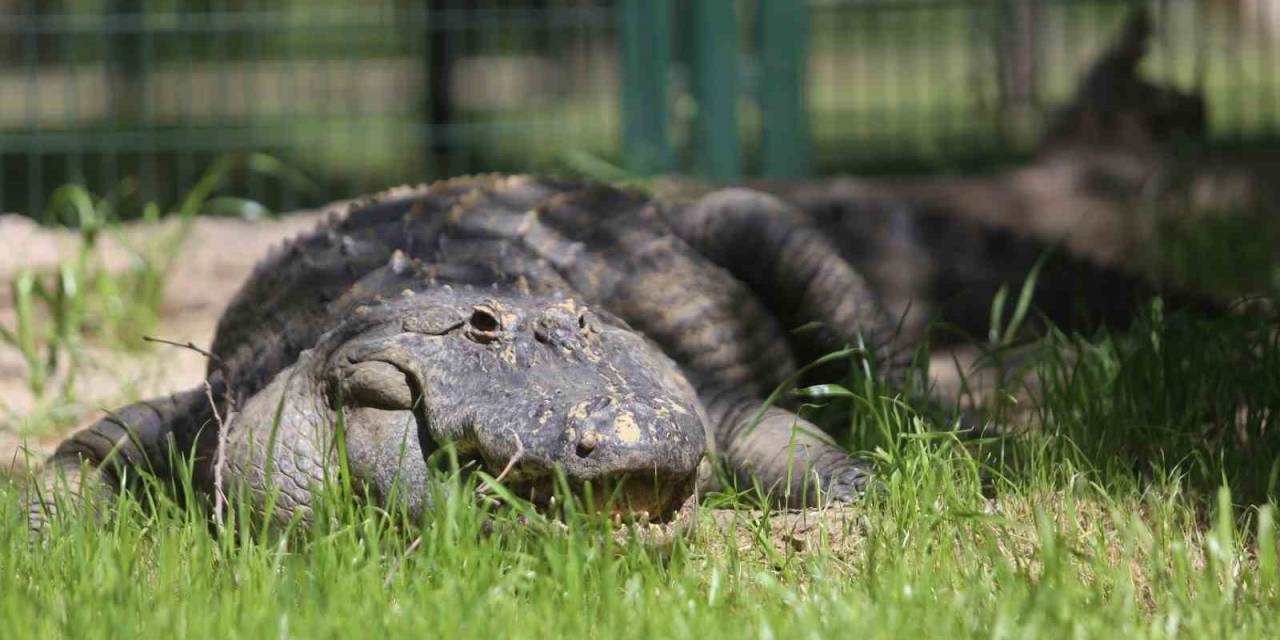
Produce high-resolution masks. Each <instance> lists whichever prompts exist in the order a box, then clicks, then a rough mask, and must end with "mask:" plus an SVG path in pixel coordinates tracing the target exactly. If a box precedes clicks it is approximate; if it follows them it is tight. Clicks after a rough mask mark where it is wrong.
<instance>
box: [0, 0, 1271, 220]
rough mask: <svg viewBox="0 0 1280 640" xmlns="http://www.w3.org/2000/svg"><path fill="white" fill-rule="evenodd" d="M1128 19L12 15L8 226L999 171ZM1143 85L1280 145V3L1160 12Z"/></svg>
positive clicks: (1022, 4)
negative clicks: (375, 194) (195, 194)
mask: <svg viewBox="0 0 1280 640" xmlns="http://www.w3.org/2000/svg"><path fill="white" fill-rule="evenodd" d="M1129 4H1130V3H1129V2H1125V1H1122V0H810V1H809V2H800V0H736V1H735V0H523V1H521V0H487V1H478V2H477V1H468V0H415V1H409V0H345V1H340V0H152V1H147V2H143V1H142V0H0V172H2V176H0V211H21V212H27V213H32V214H37V213H39V212H40V211H41V210H42V209H43V207H44V205H45V202H46V199H47V196H48V193H49V192H50V191H51V190H52V189H54V188H56V187H57V186H58V185H60V184H63V183H67V182H79V183H84V184H87V185H89V186H90V188H91V189H92V190H94V191H95V192H98V193H107V192H111V191H113V190H117V191H118V190H121V189H122V186H121V185H129V186H131V188H132V189H133V191H134V192H136V194H137V197H138V198H140V199H158V200H160V201H162V202H173V201H174V200H175V199H176V198H177V196H178V194H179V193H180V192H182V191H183V190H184V189H186V188H188V187H189V186H190V185H191V184H192V183H193V182H194V181H195V180H196V179H197V176H198V175H199V173H200V171H201V170H202V169H203V168H204V167H206V166H208V165H209V164H210V163H211V162H212V161H213V159H214V158H216V157H219V156H221V155H223V154H226V153H228V152H244V151H260V152H264V153H266V154H270V155H272V156H274V157H277V158H279V159H281V160H282V161H284V163H285V164H286V165H287V166H289V167H293V168H295V169H297V170H299V171H300V172H302V173H303V174H305V175H307V176H310V177H311V179H312V182H313V184H307V183H302V182H300V181H297V180H282V179H279V178H277V177H273V176H264V175H260V174H251V175H246V176H244V177H242V179H241V180H240V181H239V182H237V183H236V184H233V185H231V186H230V187H229V188H230V189H231V190H234V191H236V192H237V193H238V194H239V195H246V196H248V197H251V198H254V199H257V200H260V201H263V202H266V203H267V204H268V205H269V206H271V207H273V208H281V209H287V208H291V207H296V206H303V205H306V204H310V203H315V202H319V201H323V200H326V199H329V198H334V197H342V196H347V195H353V194H356V193H360V192H365V191H370V190H374V189H378V188H382V187H385V186H387V185H390V184H394V183H397V182H403V181H420V180H425V179H431V178H435V177H439V176H443V175H451V174H458V173H465V172H473V171H488V170H502V171H520V170H537V171H566V170H587V171H594V172H604V173H607V172H608V171H609V168H610V167H615V166H616V167H623V168H624V169H627V170H631V171H640V172H653V171H684V172H691V173H696V174H701V175H708V176H712V177H720V178H730V179H732V178H736V177H740V176H750V175H758V174H767V175H779V176H782V175H808V174H812V173H830V172H835V171H858V172H885V171H895V170H926V169H938V168H954V167H962V166H963V167H974V166H984V165H990V164H991V163H995V162H1001V161H1005V160H1008V159H1010V158H1014V157H1017V156H1018V155H1019V154H1024V153H1026V152H1027V151H1028V150H1029V149H1031V148H1032V145H1033V143H1034V140H1035V137H1036V134H1037V133H1038V128H1039V126H1040V123H1041V122H1042V121H1043V120H1044V117H1045V115H1046V114H1047V113H1048V111H1049V110H1050V109H1051V107H1052V105H1054V104H1055V103H1057V102H1060V101H1061V100H1063V99H1064V98H1065V97H1066V96H1067V95H1068V94H1069V92H1070V89H1071V86H1072V84H1073V82H1074V81H1075V79H1076V78H1078V76H1079V75H1080V73H1081V72H1082V71H1083V69H1084V68H1085V67H1086V65H1087V64H1088V62H1089V60H1090V59H1091V57H1092V56H1093V55H1094V54H1096V52H1097V51H1098V50H1099V48H1100V47H1101V46H1102V45H1103V44H1104V43H1105V42H1106V41H1107V40H1108V39H1109V37H1110V36H1111V35H1112V34H1113V33H1114V31H1115V29H1116V28H1117V27H1118V25H1119V24H1120V22H1121V20H1122V19H1123V15H1124V11H1125V10H1126V8H1127V7H1128V5H1129ZM1151 6H1152V7H1153V8H1154V10H1155V12H1156V17H1157V25H1158V28H1157V32H1158V33H1157V38H1156V42H1154V43H1153V44H1154V50H1153V55H1152V56H1151V59H1150V60H1149V64H1148V67H1149V71H1150V73H1151V75H1153V76H1154V77H1157V78H1162V79H1166V80H1173V81H1176V82H1177V83H1178V84H1180V85H1182V86H1184V87H1188V86H1192V85H1199V86H1201V87H1202V88H1203V90H1204V92H1205V94H1206V97H1207V99H1208V100H1209V103H1210V109H1211V110H1210V116H1211V131H1212V135H1213V137H1214V139H1215V140H1219V141H1233V142H1242V141H1243V142H1255V141H1261V142H1266V141H1269V140H1272V139H1274V138H1276V137H1277V136H1280V65H1278V64H1277V62H1278V60H1277V51H1276V47H1275V44H1276V40H1277V38H1280V0H1238V1H1231V0H1226V1H1213V0H1159V1H1156V2H1154V3H1152V5H1151Z"/></svg>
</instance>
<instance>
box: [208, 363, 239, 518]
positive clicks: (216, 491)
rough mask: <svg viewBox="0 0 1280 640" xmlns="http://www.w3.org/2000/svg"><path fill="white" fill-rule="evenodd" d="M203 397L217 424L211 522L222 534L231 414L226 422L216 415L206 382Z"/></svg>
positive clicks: (216, 410)
mask: <svg viewBox="0 0 1280 640" xmlns="http://www.w3.org/2000/svg"><path fill="white" fill-rule="evenodd" d="M204 396H205V397H206V398H208V399H209V408H210V409H213V419H214V420H215V421H216V422H217V423H218V450H217V452H215V454H214V462H213V521H214V523H215V524H216V525H217V526H218V533H223V532H224V530H225V525H224V523H223V519H222V512H223V510H224V509H225V508H226V505H227V494H226V493H224V492H223V491H222V467H223V466H225V464H226V460H227V456H226V450H227V431H228V430H229V428H230V423H231V417H232V414H230V413H228V414H227V420H226V421H223V419H222V415H221V414H219V413H218V403H216V402H214V401H213V385H210V384H209V381H208V380H205V381H204Z"/></svg>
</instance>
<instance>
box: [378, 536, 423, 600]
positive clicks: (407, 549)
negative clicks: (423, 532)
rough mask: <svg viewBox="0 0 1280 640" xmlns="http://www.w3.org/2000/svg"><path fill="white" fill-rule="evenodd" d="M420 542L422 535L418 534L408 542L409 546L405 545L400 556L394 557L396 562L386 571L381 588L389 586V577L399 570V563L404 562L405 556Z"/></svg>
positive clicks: (392, 576)
mask: <svg viewBox="0 0 1280 640" xmlns="http://www.w3.org/2000/svg"><path fill="white" fill-rule="evenodd" d="M421 544H422V536H418V537H416V538H414V539H413V542H410V543H409V546H407V547H405V549H404V553H402V554H400V556H399V557H397V558H396V563H395V564H393V565H391V569H390V570H389V571H387V577H386V578H385V579H383V581H382V588H383V589H386V588H388V587H390V586H391V579H392V578H394V577H395V575H396V572H397V571H399V570H400V564H401V563H403V562H404V559H405V558H407V557H409V554H411V553H413V552H414V551H416V550H417V549H418V546H419V545H421Z"/></svg>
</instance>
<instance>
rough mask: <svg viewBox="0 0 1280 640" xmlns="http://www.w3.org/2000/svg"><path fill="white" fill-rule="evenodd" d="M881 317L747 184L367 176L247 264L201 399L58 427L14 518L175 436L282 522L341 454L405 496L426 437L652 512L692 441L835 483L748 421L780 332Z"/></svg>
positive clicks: (770, 417) (793, 221)
mask: <svg viewBox="0 0 1280 640" xmlns="http://www.w3.org/2000/svg"><path fill="white" fill-rule="evenodd" d="M719 234H724V237H725V238H733V239H736V240H737V241H739V242H744V243H746V242H750V243H751V251H752V253H751V254H750V255H753V256H756V257H758V258H760V260H758V261H755V262H752V261H749V260H748V261H743V260H740V259H735V258H734V255H742V254H734V253H733V252H731V251H727V250H725V247H724V246H723V244H717V237H718V236H719ZM700 251H701V252H702V253H700ZM884 317H885V316H884V314H883V313H882V312H880V311H879V309H878V306H877V305H876V302H875V300H874V298H872V297H870V296H868V295H866V292H865V290H864V288H863V285H862V284H861V281H860V279H859V278H858V276H857V274H856V273H855V272H854V271H853V270H852V269H851V268H850V267H849V266H848V265H847V264H846V263H845V262H844V261H843V260H842V259H841V258H840V257H839V256H838V255H837V254H836V253H835V251H834V249H833V248H832V247H831V246H830V245H829V244H827V243H826V242H825V241H822V240H821V237H820V236H819V235H818V234H817V233H816V232H815V231H814V230H812V229H810V228H808V227H807V226H805V223H804V221H803V220H802V218H801V217H799V216H798V215H797V214H796V212H794V211H793V210H791V209H790V208H788V207H787V206H786V205H784V204H782V203H781V202H780V201H778V200H776V199H774V198H772V197H769V196H764V195H761V194H755V193H752V192H745V191H731V192H726V193H723V194H713V195H711V196H708V197H707V198H704V199H703V200H702V201H700V202H693V203H669V202H659V201H654V200H651V199H649V198H647V197H645V196H643V195H641V194H637V193H632V192H628V191H624V190H619V189H615V188H611V187H607V186H604V185H599V184H594V183H587V182H558V181H553V180H540V179H534V178H527V177H502V176H487V177H477V178H466V179H459V180H452V181H447V182H442V183H437V184H434V185H431V186H427V187H418V188H412V189H399V190H393V191H390V192H387V193H385V194H382V195H379V196H376V197H374V198H372V199H370V200H367V201H364V202H361V203H357V204H354V205H351V206H349V207H348V212H347V213H346V215H340V216H336V217H335V218H334V219H333V220H332V221H331V222H329V223H327V224H324V225H322V226H321V227H320V228H319V229H318V230H317V231H316V232H314V233H312V234H309V235H306V236H303V237H301V238H299V239H298V240H296V241H294V242H292V243H289V244H288V245H287V246H285V247H284V248H283V249H281V250H280V251H278V252H276V253H275V254H273V255H272V256H270V257H268V258H267V259H266V260H264V261H263V263H262V264H261V265H260V266H259V268H258V269H257V270H256V272H255V273H254V275H253V276H251V277H250V278H249V280H248V281H247V282H246V283H245V284H244V286H243V287H242V289H241V291H240V292H239V294H238V295H237V296H236V298H235V299H234V300H233V301H232V302H231V304H230V305H229V306H228V308H227V309H226V311H225V312H224V314H223V317H222V319H221V321H220V323H219V327H218V331H217V334H216V336H215V338H214V341H213V347H212V353H213V356H214V357H213V358H212V359H211V362H210V369H209V375H208V379H209V384H210V389H209V391H210V393H208V394H206V393H205V390H204V388H203V387H202V388H197V389H194V390H192V391H188V392H184V393H181V394H176V395H175V396H173V397H171V398H168V399H162V400H156V401H149V402H147V403H140V404H138V405H132V406H130V407H127V408H125V409H123V410H121V411H120V412H118V413H117V414H114V415H115V417H108V418H106V419H104V420H102V421H100V422H98V423H97V424H95V425H93V426H91V427H89V428H87V429H85V430H83V431H81V432H79V433H77V434H75V435H74V436H72V437H71V438H70V439H68V440H67V441H66V442H64V443H63V444H62V446H60V447H59V449H58V451H57V452H56V453H55V454H54V456H53V459H52V460H51V461H50V464H49V465H48V469H49V472H48V473H47V475H46V477H45V480H44V484H43V486H44V487H45V489H46V491H44V492H42V495H41V496H40V497H38V498H37V499H35V500H33V509H32V526H33V528H35V529H37V530H39V529H40V528H42V527H43V526H44V525H45V522H46V519H45V518H46V516H45V514H46V512H47V511H48V510H49V509H51V508H55V507H56V504H57V493H56V492H54V491H50V490H49V489H51V488H53V487H55V486H56V485H58V484H59V482H60V481H66V482H67V483H68V484H69V485H71V486H72V488H81V490H82V492H83V491H86V490H87V489H86V488H89V489H92V492H94V493H109V492H110V490H111V488H114V487H115V486H118V484H119V480H120V479H121V478H131V477H135V476H137V475H138V471H140V470H150V471H151V472H153V473H155V474H156V475H158V476H160V477H161V478H166V477H170V476H171V475H172V474H171V473H170V471H169V469H170V468H171V467H170V466H169V464H168V462H169V461H170V460H180V459H182V456H185V455H194V460H193V465H194V468H195V470H196V473H195V478H194V480H195V483H196V489H197V490H198V491H200V492H202V493H203V494H205V495H211V494H213V493H214V492H215V491H216V490H218V489H221V490H222V491H223V492H224V494H225V495H227V496H230V497H232V499H236V498H237V497H244V498H247V499H248V500H250V501H251V506H252V507H254V508H262V507H263V506H264V505H265V504H266V503H267V502H268V500H267V496H268V495H270V494H272V493H277V492H278V493H277V495H278V498H277V500H276V503H275V511H274V514H275V516H276V518H277V519H279V520H282V521H284V520H288V519H292V518H298V519H301V520H303V521H306V520H307V519H308V518H309V517H310V513H311V500H312V499H313V492H314V491H315V489H316V488H317V487H318V486H320V485H321V484H323V483H324V482H326V481H327V480H329V479H331V478H332V477H333V473H334V469H335V468H336V466H337V462H338V460H337V457H338V456H339V455H341V454H342V453H345V455H346V463H347V464H348V466H349V468H350V469H351V472H352V476H353V478H354V480H355V481H356V482H357V483H358V484H359V485H360V486H361V487H362V488H363V489H364V490H366V491H367V493H368V495H370V496H372V497H373V498H374V499H375V500H379V501H383V502H390V501H393V500H402V501H404V502H405V503H406V504H407V506H409V508H410V509H411V510H420V509H423V508H426V507H427V506H429V505H430V503H431V500H432V496H431V495H430V488H429V486H428V484H427V465H428V458H429V456H430V455H431V454H432V453H433V452H434V451H436V450H437V449H439V448H440V447H441V446H442V445H444V444H445V443H452V444H453V445H454V446H455V447H456V449H457V451H458V452H460V454H461V455H462V456H463V458H464V460H470V461H474V462H475V463H476V464H477V465H480V466H483V467H484V468H485V469H486V470H487V471H488V472H489V473H491V474H498V473H500V472H501V470H503V469H505V468H506V467H507V466H508V465H509V463H512V461H513V460H514V461H515V462H514V464H513V465H512V467H513V468H512V470H511V472H510V473H509V474H508V475H507V476H506V481H507V482H508V483H509V484H510V486H512V487H513V488H514V489H515V490H516V491H518V492H520V493H523V494H524V495H526V497H529V498H531V499H534V500H535V501H541V500H545V499H546V498H547V497H548V494H547V492H548V488H549V486H550V478H551V477H552V474H553V469H559V470H562V471H563V472H564V474H565V476H566V477H567V478H568V480H569V481H570V483H571V485H572V486H574V487H577V488H581V487H583V486H585V485H586V484H588V483H590V484H593V485H600V486H601V487H605V488H613V489H616V494H617V495H619V496H620V498H621V501H620V504H617V505H614V506H612V507H611V508H614V509H618V510H627V511H646V512H649V513H651V514H653V515H658V516H662V515H667V514H670V513H672V512H673V511H674V510H675V509H676V508H678V506H679V505H680V504H681V503H682V502H683V501H684V500H685V499H686V498H687V497H688V496H689V495H690V494H691V493H692V492H693V490H694V485H695V479H700V481H701V483H702V486H703V487H704V488H710V487H712V486H714V485H715V481H716V478H717V476H716V475H715V474H709V473H707V472H706V468H705V467H704V466H703V465H702V464H701V462H702V460H703V458H704V455H709V457H711V458H713V459H715V460H716V462H718V463H719V464H721V465H722V466H723V468H724V469H725V471H726V472H727V473H726V474H723V475H724V477H728V478H730V479H733V480H735V481H736V482H739V483H744V484H750V485H756V486H759V487H761V488H763V489H764V490H765V491H767V492H768V493H769V494H770V495H771V496H772V497H773V499H774V500H775V501H776V502H778V503H779V504H782V505H786V506H792V507H794V506H800V505H805V504H808V505H812V504H817V503H818V502H819V501H823V500H851V499H853V498H854V497H855V496H856V495H857V494H858V493H859V492H860V491H861V489H862V488H863V486H864V484H865V482H866V479H867V477H868V473H867V468H866V465H865V464H863V463H861V462H859V461H857V460H855V459H853V458H851V457H849V456H848V455H847V454H846V453H845V452H844V451H843V450H842V449H841V448H839V447H837V446H836V445H835V444H834V443H833V442H831V441H830V439H829V438H827V437H825V436H823V435H822V434H821V432H820V431H819V430H818V429H817V428H816V427H814V426H813V425H811V424H809V423H807V422H806V421H804V420H802V419H800V418H798V417H797V416H796V415H795V414H793V413H791V412H790V411H786V410H785V409H781V408H772V409H770V410H769V411H768V412H766V413H765V414H764V417H763V419H762V420H761V421H759V424H756V421H755V420H754V416H755V413H756V409H757V408H758V407H759V404H760V402H761V400H762V399H763V398H764V396H765V394H766V393H767V392H768V391H770V390H772V389H773V388H774V387H775V386H776V385H777V384H779V383H780V382H782V381H783V380H785V379H787V377H788V376H790V375H791V374H792V373H793V372H794V371H795V362H796V360H797V355H798V353H803V352H802V351H801V352H797V349H799V348H801V346H800V345H793V344H792V343H791V341H790V340H789V334H788V332H787V331H784V327H789V326H790V325H792V324H794V323H802V322H811V321H817V322H821V323H823V324H824V325H825V326H826V327H828V333H827V334H826V336H827V338H826V339H827V340H828V341H830V342H833V343H834V342H839V341H844V340H847V339H851V338H852V337H854V336H857V335H859V334H860V333H861V334H864V335H867V336H882V335H885V329H886V327H885V326H884V323H883V318H884ZM837 346H838V345H837ZM206 395H208V396H211V397H212V398H213V404H210V402H209V401H208V399H207V398H206ZM215 408H216V410H217V411H216V413H215V411H214V410H215ZM215 415H216V416H219V417H222V418H223V420H222V424H220V423H219V422H218V421H217V420H214V417H215ZM224 424H225V432H223V433H219V430H220V428H222V427H223V425H224ZM338 425H342V429H341V435H342V437H341V438H339V437H338V435H339V430H338V428H337V427H338ZM126 426H127V428H126ZM219 440H222V441H223V442H224V444H223V446H222V447H221V450H219V445H218V442H219ZM338 445H341V446H338ZM700 469H701V476H700V477H699V472H700ZM82 470H83V472H84V473H85V474H87V475H82ZM219 482H220V483H221V486H220V487H219V486H218V483H219Z"/></svg>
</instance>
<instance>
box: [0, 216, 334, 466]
mask: <svg viewBox="0 0 1280 640" xmlns="http://www.w3.org/2000/svg"><path fill="white" fill-rule="evenodd" d="M319 216H320V214H319V213H317V212H303V213H298V214H295V215H291V216H289V217H286V218H283V219H280V220H272V221H265V222H247V221H243V220H236V219H224V218H201V219H199V220H197V221H196V222H195V223H194V225H193V226H192V228H191V232H190V235H189V236H188V237H187V238H186V240H185V242H184V244H183V245H182V247H181V249H180V251H179V258H178V260H177V262H176V263H175V265H174V267H173V270H172V272H171V273H170V274H169V279H168V281H167V283H166V287H165V302H164V305H163V307H162V309H161V317H160V324H159V326H158V327H157V328H156V329H155V331H154V333H155V337H159V338H164V339H166V340H172V341H175V342H180V343H185V342H188V341H190V342H192V343H193V344H195V345H198V346H201V347H207V346H208V345H209V343H210V341H211V340H212V338H213V332H214V327H215V326H216V324H217V320H218V316H219V315H220V314H221V312H222V309H223V307H224V306H226V304H227V302H228V301H229V300H230V299H231V297H232V296H233V295H234V294H235V292H236V290H237V289H238V288H239V286H240V283H241V282H242V281H243V280H244V279H245V278H246V277H247V276H248V275H249V273H250V271H251V270H252V269H253V265H254V264H255V263H256V262H257V261H258V260H259V259H260V258H262V257H263V256H264V255H266V253H267V252H268V250H269V249H270V248H271V247H272V246H274V245H277V244H279V243H280V242H281V241H283V240H285V239H287V238H290V237H293V236H295V235H297V234H299V233H301V232H303V231H305V230H308V229H310V228H311V227H313V226H315V224H316V222H317V220H318V219H319ZM172 224H173V223H163V224H160V225H152V226H146V225H126V226H125V227H124V228H122V229H121V230H120V231H119V232H118V233H113V234H110V235H108V236H106V237H104V238H103V239H102V240H101V241H100V242H101V246H100V251H101V256H102V261H103V263H104V265H105V266H106V267H107V268H108V269H111V270H122V269H126V268H128V266H129V265H130V263H131V261H132V260H134V259H135V257H134V254H133V252H132V250H131V249H130V247H137V246H141V245H143V244H144V243H145V242H146V241H147V240H148V239H152V238H155V237H156V236H157V235H158V234H163V233H171V232H172V231H173V227H172ZM80 247H81V240H80V236H79V235H78V234H77V233H75V232H73V231H68V230H62V229H47V228H43V227H40V226H38V225H36V224H35V223H34V222H32V221H31V220H29V219H27V218H24V217H20V216H16V215H6V216H0V288H2V289H4V291H2V292H0V325H2V326H6V327H12V326H14V321H15V314H14V309H13V307H12V304H13V302H12V299H11V296H10V295H8V286H9V283H10V282H12V280H13V278H14V276H15V275H16V274H17V273H18V272H19V271H21V270H23V269H33V270H37V271H47V270H52V269H56V268H57V265H58V264H59V263H60V262H62V261H65V260H70V259H72V258H73V257H74V256H75V255H76V254H77V252H78V251H79V250H80ZM204 370H205V361H204V358H203V357H202V356H201V355H199V354H198V353H195V352H193V351H191V350H188V349H182V348H177V347H169V346H165V345H155V346H153V347H152V348H150V349H148V350H145V351H143V352H140V353H125V352H121V351H118V350H113V349H109V348H107V347H106V346H104V345H101V344H88V345H86V346H85V350H84V354H83V358H82V363H81V364H80V366H78V367H77V371H76V375H75V378H74V380H73V381H72V383H71V385H70V390H71V393H70V394H69V397H68V399H66V400H65V401H61V402H63V405H64V406H61V407H58V409H59V410H61V411H63V413H64V415H72V416H75V417H76V420H75V422H76V424H77V425H80V426H83V425H84V424H87V423H89V422H91V421H92V420H94V419H96V418H97V417H100V416H101V414H102V411H103V410H105V409H110V408H114V407H117V406H119V405H121V404H124V403H127V402H130V401H133V400H136V399H141V398H145V397H151V396H156V395H161V394H165V393H171V392H174V391H179V390H182V389H188V388H191V387H193V386H195V385H197V384H199V383H200V381H201V380H202V379H203V377H204ZM27 380H28V377H27V366H26V363H25V361H24V360H23V358H22V355H21V354H20V353H19V352H18V351H17V350H16V349H13V348H11V347H9V346H8V345H0V469H3V468H6V467H10V468H14V467H16V468H22V467H23V465H24V463H25V459H26V458H27V457H28V456H27V455H25V454H24V451H23V447H24V445H25V447H27V448H28V450H29V453H30V455H29V457H30V459H31V460H41V459H43V458H44V457H45V456H46V455H47V454H48V452H49V451H50V450H51V448H52V447H53V446H54V445H55V444H56V442H57V441H58V439H60V438H61V437H62V436H64V435H65V433H47V434H40V435H39V436H38V437H27V434H28V432H29V431H30V426H31V424H30V413H31V411H32V409H33V408H35V407H36V406H37V402H38V399H37V398H35V397H34V396H33V394H32V391H31V388H30V386H29V385H28V382H27ZM61 382H62V381H60V380H55V381H54V384H53V386H54V387H60V386H61Z"/></svg>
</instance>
